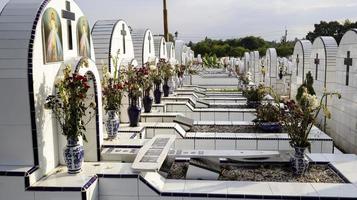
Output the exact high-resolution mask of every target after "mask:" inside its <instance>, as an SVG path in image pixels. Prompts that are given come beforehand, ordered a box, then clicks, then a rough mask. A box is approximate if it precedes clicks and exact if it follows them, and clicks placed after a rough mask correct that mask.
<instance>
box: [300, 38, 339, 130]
mask: <svg viewBox="0 0 357 200" xmlns="http://www.w3.org/2000/svg"><path fill="white" fill-rule="evenodd" d="M336 53H337V43H336V41H335V39H334V38H333V37H318V38H316V39H315V41H314V42H313V44H312V50H311V55H310V65H309V67H308V68H307V70H306V71H305V74H306V73H308V72H309V71H310V72H311V74H312V77H313V79H314V84H313V87H314V89H315V92H316V95H317V97H319V98H320V97H321V96H322V94H323V92H324V90H325V89H326V90H327V91H331V90H333V84H334V83H335V82H336V71H335V70H336V67H335V66H336ZM327 103H328V105H329V106H330V104H331V102H329V100H327ZM318 123H320V124H321V125H322V126H323V127H324V124H325V118H324V117H323V114H320V115H319V121H318Z"/></svg>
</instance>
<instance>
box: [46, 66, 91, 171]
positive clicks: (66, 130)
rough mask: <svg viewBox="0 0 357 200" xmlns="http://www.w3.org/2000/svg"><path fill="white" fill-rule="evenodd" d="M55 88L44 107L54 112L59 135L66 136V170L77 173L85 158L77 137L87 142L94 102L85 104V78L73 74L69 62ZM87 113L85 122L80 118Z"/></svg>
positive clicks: (86, 86)
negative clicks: (88, 126) (86, 134)
mask: <svg viewBox="0 0 357 200" xmlns="http://www.w3.org/2000/svg"><path fill="white" fill-rule="evenodd" d="M55 88H56V90H57V93H56V94H55V95H50V96H48V97H47V99H46V104H45V108H46V109H51V110H52V111H53V114H54V115H55V118H56V120H57V122H58V124H59V126H60V127H61V130H62V134H63V135H64V136H66V139H67V146H66V147H65V149H64V152H63V154H64V160H65V162H66V164H67V168H68V173H70V174H75V173H79V172H80V171H81V166H82V163H83V158H84V150H83V147H82V146H81V145H80V144H79V139H80V138H82V139H83V140H84V141H85V142H87V139H86V136H85V131H86V128H85V126H86V125H87V124H88V123H89V121H90V120H91V119H92V117H93V116H94V113H95V112H94V111H95V108H96V105H95V103H93V102H92V103H90V104H89V105H87V104H86V103H85V102H86V100H87V91H88V89H89V84H88V78H87V77H86V76H81V75H79V74H78V73H77V72H74V73H72V71H71V66H69V65H68V66H67V67H66V68H65V69H64V70H63V77H62V78H59V79H58V80H57V81H56V84H55ZM87 114H89V115H90V117H89V118H88V121H86V122H85V121H84V119H83V118H84V116H86V115H87Z"/></svg>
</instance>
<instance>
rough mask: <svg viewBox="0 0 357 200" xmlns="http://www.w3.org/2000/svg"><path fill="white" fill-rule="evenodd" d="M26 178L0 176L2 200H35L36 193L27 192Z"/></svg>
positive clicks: (0, 195) (0, 196) (0, 197)
mask: <svg viewBox="0 0 357 200" xmlns="http://www.w3.org/2000/svg"><path fill="white" fill-rule="evenodd" d="M24 187H25V181H24V177H13V176H0V199H1V200H3V199H4V200H35V195H34V192H25V188H24Z"/></svg>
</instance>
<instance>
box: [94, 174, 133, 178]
mask: <svg viewBox="0 0 357 200" xmlns="http://www.w3.org/2000/svg"><path fill="white" fill-rule="evenodd" d="M97 176H98V177H99V178H138V177H139V175H138V174H97Z"/></svg>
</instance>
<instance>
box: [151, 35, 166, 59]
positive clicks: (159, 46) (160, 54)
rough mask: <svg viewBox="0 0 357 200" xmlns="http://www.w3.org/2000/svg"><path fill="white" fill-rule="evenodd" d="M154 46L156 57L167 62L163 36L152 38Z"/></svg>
mask: <svg viewBox="0 0 357 200" xmlns="http://www.w3.org/2000/svg"><path fill="white" fill-rule="evenodd" d="M154 45H155V55H156V57H157V58H158V59H165V60H168V57H167V48H166V41H165V38H164V37H163V36H154Z"/></svg>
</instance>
